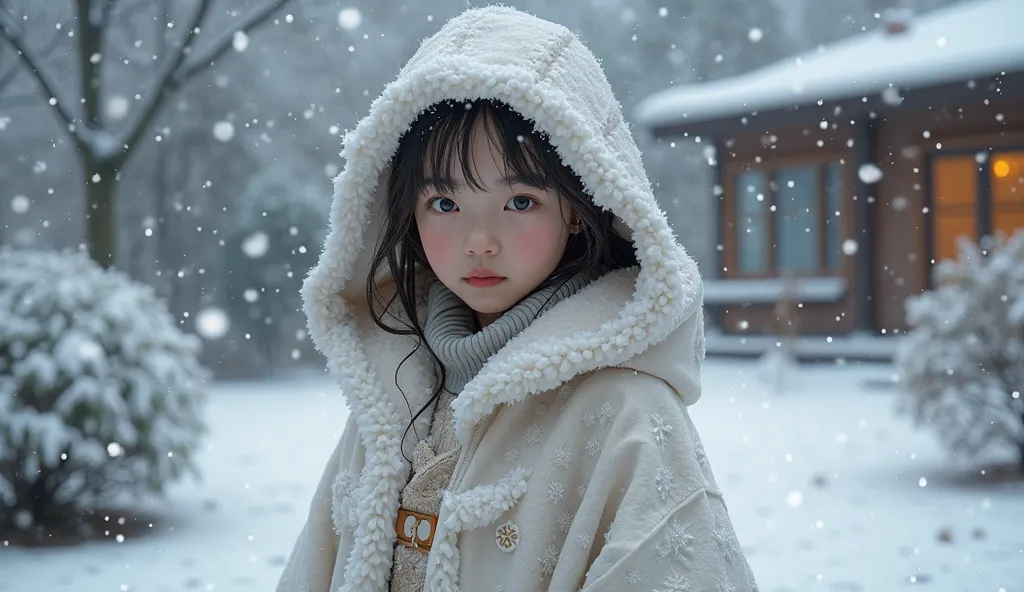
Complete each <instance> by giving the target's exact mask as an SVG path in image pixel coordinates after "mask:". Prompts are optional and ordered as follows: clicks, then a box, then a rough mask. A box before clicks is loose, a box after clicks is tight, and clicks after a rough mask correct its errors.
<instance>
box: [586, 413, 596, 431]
mask: <svg viewBox="0 0 1024 592" xmlns="http://www.w3.org/2000/svg"><path fill="white" fill-rule="evenodd" d="M595 423H597V416H596V415H594V412H593V411H592V410H590V409H587V410H586V411H584V412H583V427H585V428H592V427H594V424H595Z"/></svg>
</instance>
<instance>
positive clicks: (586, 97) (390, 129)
mask: <svg viewBox="0 0 1024 592" xmlns="http://www.w3.org/2000/svg"><path fill="white" fill-rule="evenodd" d="M523 47H529V48H531V49H529V50H527V51H523V50H522V48H523ZM478 98H492V99H497V100H500V101H503V102H504V103H506V104H508V105H510V106H511V107H512V108H514V109H516V110H517V111H518V112H519V113H521V114H522V115H524V116H526V117H527V118H529V119H531V120H532V121H533V122H534V123H535V126H536V128H537V129H538V130H540V131H543V132H546V133H547V134H548V135H549V136H550V139H551V142H552V144H553V145H554V146H555V148H556V150H557V151H558V154H559V156H560V157H561V159H562V160H563V162H565V163H567V164H568V165H569V166H571V167H572V168H573V170H574V171H575V172H576V173H577V174H579V176H580V177H581V178H582V179H583V182H584V185H585V187H586V189H587V190H588V191H589V192H590V193H591V194H592V195H593V198H594V202H595V203H596V204H597V205H599V206H600V207H602V208H604V209H607V210H611V211H612V212H613V213H614V214H615V215H616V216H617V224H618V225H619V229H620V232H621V233H622V234H623V236H626V237H630V236H631V237H632V240H633V242H634V244H635V245H636V248H637V257H638V259H639V261H640V269H639V271H638V272H637V271H635V270H634V271H629V270H623V271H619V272H614V273H612V274H609V275H608V276H605V277H603V278H601V279H599V280H597V281H596V282H594V284H592V285H591V286H590V287H588V288H587V289H585V290H584V291H583V292H581V293H580V294H577V295H576V296H574V297H573V298H571V299H569V300H567V301H564V302H562V303H560V304H559V306H556V307H555V308H553V309H552V310H551V311H549V312H548V313H547V314H545V316H544V317H542V318H541V319H539V320H538V321H537V322H535V323H534V324H533V325H534V326H531V327H530V328H528V330H527V331H525V332H524V333H523V334H521V335H520V336H518V337H517V338H516V339H514V340H513V341H512V342H510V343H509V344H508V345H507V346H506V347H505V348H503V349H502V350H501V351H500V352H498V353H497V354H496V355H495V356H493V357H492V358H491V359H490V360H489V361H488V363H487V364H486V365H485V366H484V368H483V369H482V370H481V372H480V373H479V374H478V375H477V376H476V378H475V379H473V380H472V381H470V382H469V384H467V385H466V388H465V390H464V391H463V393H461V394H460V395H459V397H458V399H457V400H456V402H455V404H454V407H455V424H456V426H455V427H456V433H457V435H458V437H459V438H460V440H462V441H463V443H465V441H466V439H467V438H468V435H469V434H470V432H471V430H472V428H473V426H474V425H475V424H476V423H477V422H478V421H480V420H481V419H482V418H484V417H486V416H487V415H488V414H489V413H491V412H492V411H493V410H494V409H495V407H496V406H497V405H499V404H502V403H513V402H516V401H520V400H523V399H525V398H526V397H527V396H529V395H531V394H533V393H537V392H541V391H543V390H546V389H549V388H553V387H554V386H557V385H558V384H560V383H562V382H564V381H566V380H568V379H570V378H572V377H573V376H576V375H578V374H581V373H583V372H587V371H590V370H593V369H596V368H601V367H605V366H629V367H634V368H636V369H637V370H641V371H645V372H648V373H651V374H655V375H657V376H659V377H660V378H662V379H664V380H666V382H669V384H670V385H672V386H673V387H674V388H675V390H676V392H679V393H685V397H684V401H685V402H687V403H692V402H693V401H694V400H695V399H696V397H697V396H699V379H696V378H695V377H694V376H693V373H694V367H695V366H698V367H699V361H698V362H697V364H694V361H693V360H672V359H670V356H668V355H666V354H670V353H671V351H673V349H674V348H673V347H662V348H651V349H650V351H648V352H647V354H646V355H643V356H639V355H638V354H640V353H641V352H644V351H645V350H648V348H649V347H650V346H652V345H654V344H658V343H659V342H662V341H663V340H665V339H666V338H667V337H668V336H669V335H670V334H671V333H672V332H673V330H674V329H676V328H677V327H679V326H680V325H681V324H682V323H683V322H684V321H685V320H687V319H688V318H689V317H690V316H691V315H694V314H698V315H699V314H701V313H700V306H701V298H702V293H701V282H700V276H699V274H698V271H697V267H696V265H695V263H694V262H693V260H692V259H691V258H690V257H689V256H688V255H687V254H686V252H685V251H684V249H683V248H682V247H681V246H680V245H679V244H678V243H677V242H676V240H675V237H674V235H673V233H672V231H671V229H670V228H669V225H668V222H667V221H666V219H665V215H664V213H663V212H662V211H661V209H660V208H659V207H658V204H657V203H656V201H655V198H654V195H653V191H652V188H651V183H650V181H649V180H648V178H647V175H646V173H645V172H644V169H643V165H642V163H641V159H640V152H639V150H638V148H637V146H636V143H635V142H634V140H633V138H632V136H631V133H630V130H629V127H628V125H627V123H626V122H625V121H624V120H623V118H622V111H621V108H620V106H619V104H618V102H617V101H616V100H615V98H614V96H613V95H612V91H611V87H610V86H609V84H608V82H607V79H606V78H605V76H604V73H603V71H602V70H601V67H600V65H599V64H598V61H597V60H596V58H595V57H594V56H593V54H591V53H590V51H589V50H588V49H587V48H586V47H584V45H583V44H582V43H581V42H580V41H579V40H578V39H577V38H576V36H575V35H574V34H573V33H572V32H571V31H569V30H568V29H566V28H564V27H562V26H559V25H555V24H553V23H550V22H547V21H544V20H541V19H539V18H536V17H533V16H530V15H528V14H525V13H522V12H519V11H517V10H514V9H512V8H507V7H493V6H492V7H487V8H480V9H471V10H468V11H466V12H464V13H462V14H461V15H459V16H458V17H456V18H454V19H452V20H450V21H449V22H448V23H447V24H446V25H445V26H444V27H443V28H442V29H441V30H440V31H439V32H438V33H437V34H436V35H434V36H433V37H431V38H429V39H427V40H425V41H424V42H423V44H422V45H421V47H420V48H419V50H418V51H417V52H416V54H415V56H414V57H413V58H412V59H411V60H410V61H409V62H408V64H407V65H406V66H405V67H404V68H403V69H402V71H401V72H400V73H399V74H398V76H397V78H396V79H395V80H394V81H393V82H391V83H390V84H388V85H387V86H386V88H385V89H384V91H383V93H382V94H381V96H380V97H378V98H377V99H376V100H375V101H374V102H373V104H372V106H371V108H370V113H369V115H367V116H366V117H365V118H364V119H362V120H361V121H360V122H359V124H358V126H357V127H356V128H355V129H354V130H352V131H351V132H349V133H348V134H347V135H346V136H345V139H344V148H343V150H342V156H343V157H344V159H345V161H346V164H345V168H344V170H343V171H342V172H341V174H339V175H338V177H337V178H336V179H335V181H334V202H333V205H332V208H331V221H330V223H331V227H330V234H329V236H328V238H327V240H326V243H325V245H324V250H323V254H322V255H321V258H320V261H319V263H318V264H317V266H316V267H315V268H314V269H313V270H312V271H311V272H310V274H309V276H308V277H307V278H306V281H305V283H304V285H303V290H302V295H303V299H304V308H305V313H306V315H307V317H308V325H309V330H310V334H311V336H312V338H313V340H314V342H315V344H316V346H317V348H318V349H319V351H320V352H321V353H323V354H324V356H326V358H327V360H328V366H329V368H330V370H331V372H332V373H333V374H334V375H335V376H336V377H337V378H338V379H339V381H340V382H341V386H342V390H343V393H344V395H345V397H346V398H347V401H348V404H349V406H350V408H351V409H352V412H353V413H354V414H356V415H357V416H358V417H359V425H360V426H361V428H363V429H367V430H371V429H372V430H374V434H375V436H376V437H387V438H400V437H401V436H400V434H401V432H402V431H404V430H403V428H404V426H405V424H406V422H407V421H408V419H409V417H408V415H409V414H408V412H407V411H406V410H407V409H408V406H407V405H406V401H405V400H404V399H403V398H402V397H401V394H400V393H399V392H398V390H397V389H396V388H395V387H394V384H393V383H394V382H395V380H394V377H395V374H394V369H395V368H397V367H398V363H397V362H398V361H400V360H390V359H386V358H387V356H386V355H382V354H380V352H375V351H374V352H371V351H369V350H368V347H367V346H365V341H366V339H365V338H366V332H367V329H366V324H365V322H364V321H365V319H363V320H361V319H360V318H359V316H360V314H361V312H362V311H364V310H365V303H366V296H365V295H366V275H367V272H368V269H369V260H370V257H371V254H372V250H373V245H374V244H375V241H376V239H377V235H378V231H379V228H380V223H381V219H382V215H383V213H382V205H383V202H384V200H383V189H384V187H385V186H386V183H385V182H383V181H384V180H385V179H386V175H387V174H388V164H389V160H390V159H391V157H392V155H393V154H394V151H395V150H396V148H397V146H398V142H399V138H400V136H401V135H402V134H403V133H404V132H405V131H406V129H407V128H408V127H409V126H410V124H411V123H412V122H413V121H414V120H415V119H416V117H417V116H418V114H419V113H420V112H421V111H423V110H424V109H426V108H428V107H429V106H431V105H433V104H435V103H438V102H440V101H442V100H445V99H456V100H467V101H468V100H474V99H478ZM583 300H590V301H592V303H591V304H592V305H593V308H591V307H590V305H587V306H580V304H582V302H581V301H583ZM573 310H575V311H577V313H576V314H572V311H573ZM578 311H583V312H584V314H580V313H579V312H578ZM360 327H362V328H360ZM699 333H700V332H698V335H697V336H696V337H695V336H694V335H692V334H691V335H687V336H679V337H680V338H684V339H694V338H696V339H698V340H700V337H699ZM387 337H388V338H390V337H391V336H387ZM392 339H398V338H392ZM404 343H405V344H406V346H408V347H406V353H408V350H410V349H411V344H410V342H409V341H408V339H405V340H404ZM664 345H666V346H668V345H669V344H668V343H666V344H664ZM686 345H687V348H686V349H687V350H690V348H692V347H693V346H694V344H693V343H688V344H686ZM696 345H697V351H698V355H702V353H703V347H702V346H703V343H702V342H700V343H697V344H696ZM676 351H678V350H676ZM627 361H628V362H627ZM406 366H409V365H408V364H406V365H405V366H403V370H404V368H405V367H406ZM420 370H422V368H420ZM415 371H416V369H415V367H413V368H410V372H415ZM402 376H403V375H402V374H399V381H401V379H402ZM414 377H415V374H410V375H409V378H410V380H412V379H414ZM683 383H685V384H683ZM403 390H404V391H405V395H406V396H407V397H408V398H409V403H411V404H412V407H413V409H416V408H418V407H417V403H418V402H420V401H421V398H422V401H425V400H426V397H428V396H429V394H430V391H429V389H419V390H416V388H414V389H413V391H416V392H412V391H410V389H408V388H404V389H403ZM424 415H427V414H424ZM424 425H425V424H424ZM371 426H373V427H372V428H371ZM395 430H397V433H396V432H395ZM363 435H364V438H367V437H371V436H370V434H369V433H366V434H363ZM404 444H405V445H406V446H408V445H409V443H407V442H406V443H404ZM413 444H415V443H413Z"/></svg>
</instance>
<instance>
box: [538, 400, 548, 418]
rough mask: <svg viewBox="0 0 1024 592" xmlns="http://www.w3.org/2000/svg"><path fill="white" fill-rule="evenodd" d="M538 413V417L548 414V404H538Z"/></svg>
mask: <svg viewBox="0 0 1024 592" xmlns="http://www.w3.org/2000/svg"><path fill="white" fill-rule="evenodd" d="M536 412H537V415H544V414H545V413H547V412H548V404H547V403H538V404H537V411H536Z"/></svg>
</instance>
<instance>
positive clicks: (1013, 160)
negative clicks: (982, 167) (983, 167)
mask: <svg viewBox="0 0 1024 592" xmlns="http://www.w3.org/2000/svg"><path fill="white" fill-rule="evenodd" d="M988 161H989V179H990V180H991V186H992V211H993V213H996V212H998V211H999V209H1000V208H1001V207H1006V206H1010V207H1013V206H1017V207H1020V206H1024V151H1018V152H996V153H995V154H993V155H992V156H991V158H989V160H988ZM992 226H993V228H994V227H995V226H996V225H995V224H993V225H992Z"/></svg>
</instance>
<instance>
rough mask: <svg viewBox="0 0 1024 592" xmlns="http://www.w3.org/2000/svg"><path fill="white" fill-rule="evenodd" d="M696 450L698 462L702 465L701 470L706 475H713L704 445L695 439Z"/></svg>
mask: <svg viewBox="0 0 1024 592" xmlns="http://www.w3.org/2000/svg"><path fill="white" fill-rule="evenodd" d="M693 443H694V446H693V447H694V449H695V450H696V452H697V461H698V462H699V463H700V468H701V469H702V470H703V471H704V474H709V473H711V463H710V462H709V461H708V454H707V452H705V451H704V444H702V443H701V441H700V438H694V439H693Z"/></svg>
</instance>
